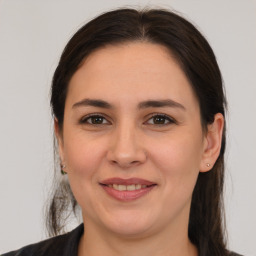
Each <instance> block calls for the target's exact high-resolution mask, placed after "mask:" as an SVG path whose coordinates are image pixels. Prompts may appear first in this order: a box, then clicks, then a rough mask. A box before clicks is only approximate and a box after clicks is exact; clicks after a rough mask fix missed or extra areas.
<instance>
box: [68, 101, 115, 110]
mask: <svg viewBox="0 0 256 256" xmlns="http://www.w3.org/2000/svg"><path fill="white" fill-rule="evenodd" d="M82 106H84V107H86V106H92V107H98V108H107V109H110V108H112V106H111V105H110V104H109V103H108V102H106V101H104V100H98V99H83V100H81V101H79V102H77V103H75V104H74V105H73V106H72V108H77V107H82Z"/></svg>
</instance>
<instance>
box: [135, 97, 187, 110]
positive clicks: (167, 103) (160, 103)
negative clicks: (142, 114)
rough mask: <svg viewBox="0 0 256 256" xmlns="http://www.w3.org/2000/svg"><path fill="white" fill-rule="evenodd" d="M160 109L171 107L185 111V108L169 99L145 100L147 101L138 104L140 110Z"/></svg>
mask: <svg viewBox="0 0 256 256" xmlns="http://www.w3.org/2000/svg"><path fill="white" fill-rule="evenodd" d="M150 107H152V108H161V107H172V108H180V109H183V110H186V108H185V107H184V106H183V105H182V104H180V103H178V102H176V101H174V100H171V99H166V100H147V101H143V102H141V103H139V105H138V108H139V109H142V108H150Z"/></svg>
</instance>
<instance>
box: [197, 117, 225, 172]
mask: <svg viewBox="0 0 256 256" xmlns="http://www.w3.org/2000/svg"><path fill="white" fill-rule="evenodd" d="M223 129H224V117H223V115H222V114H220V113H218V114H216V115H215V117H214V121H213V123H212V124H209V125H208V126H207V132H206V134H205V136H204V149H203V156H202V159H201V163H200V172H207V171H210V170H211V169H212V167H213V165H214V164H215V162H216V160H217V158H218V156H219V154H220V150H221V142H222V133H223Z"/></svg>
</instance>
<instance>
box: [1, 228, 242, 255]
mask: <svg viewBox="0 0 256 256" xmlns="http://www.w3.org/2000/svg"><path fill="white" fill-rule="evenodd" d="M83 232H84V226H83V224H81V225H80V226H78V227H77V228H76V229H74V230H73V231H71V232H69V233H67V234H65V235H60V236H56V237H53V238H50V239H47V240H45V241H42V242H39V243H36V244H31V245H28V246H26V247H23V248H21V249H19V250H17V251H12V252H8V253H5V254H2V255H1V256H77V255H78V244H79V240H80V238H81V236H82V234H83ZM97 256H98V255H97ZM220 256H221V255H220ZM230 256H241V255H239V254H236V253H231V254H230Z"/></svg>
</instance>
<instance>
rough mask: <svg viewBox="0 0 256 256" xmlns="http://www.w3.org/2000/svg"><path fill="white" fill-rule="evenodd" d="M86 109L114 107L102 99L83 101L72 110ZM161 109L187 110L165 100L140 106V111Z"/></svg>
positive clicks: (146, 102)
mask: <svg viewBox="0 0 256 256" xmlns="http://www.w3.org/2000/svg"><path fill="white" fill-rule="evenodd" d="M82 106H84V107H86V106H92V107H99V108H106V109H112V108H113V106H112V105H111V104H110V103H108V102H106V101H104V100H100V99H83V100H81V101H79V102H77V103H75V104H74V105H73V106H72V108H77V107H82ZM161 107H172V108H180V109H182V110H186V108H185V107H184V106H183V105H182V104H180V103H178V102H176V101H174V100H171V99H165V100H146V101H142V102H140V103H139V104H138V109H145V108H161Z"/></svg>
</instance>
